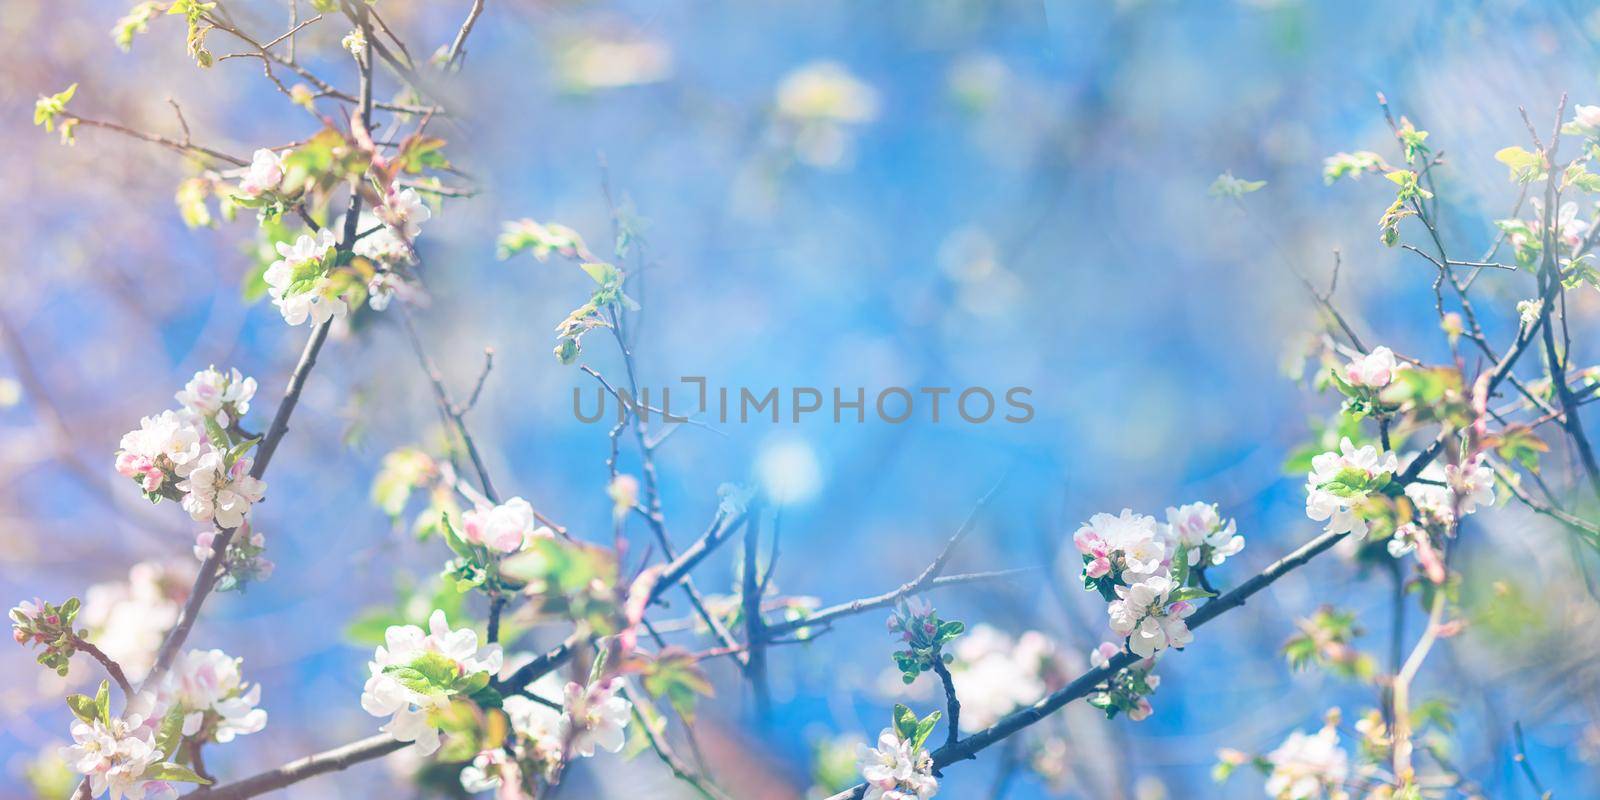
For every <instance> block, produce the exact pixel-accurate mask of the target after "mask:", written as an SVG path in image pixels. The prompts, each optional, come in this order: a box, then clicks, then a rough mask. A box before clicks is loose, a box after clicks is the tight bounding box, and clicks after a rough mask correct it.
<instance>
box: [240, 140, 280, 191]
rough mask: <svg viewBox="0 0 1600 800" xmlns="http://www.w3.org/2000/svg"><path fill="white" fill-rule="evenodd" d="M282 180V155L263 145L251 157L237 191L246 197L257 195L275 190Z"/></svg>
mask: <svg viewBox="0 0 1600 800" xmlns="http://www.w3.org/2000/svg"><path fill="white" fill-rule="evenodd" d="M282 182H283V157H282V156H280V155H278V154H277V153H275V152H273V151H271V150H268V149H266V148H264V147H263V148H261V149H260V150H257V151H256V152H255V155H254V156H252V157H251V159H250V166H249V167H248V168H246V169H245V173H244V178H242V179H241V180H240V181H239V192H240V194H243V195H244V196H246V197H259V196H261V195H262V194H263V193H265V192H275V191H277V190H278V184H280V183H282Z"/></svg>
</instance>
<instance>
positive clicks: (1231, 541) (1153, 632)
mask: <svg viewBox="0 0 1600 800" xmlns="http://www.w3.org/2000/svg"><path fill="white" fill-rule="evenodd" d="M1167 520H1168V521H1167V522H1166V523H1159V522H1157V521H1156V519H1155V518H1154V517H1151V516H1147V515H1144V514H1135V513H1134V512H1133V511H1132V510H1131V509H1123V511H1122V513H1121V514H1120V515H1118V516H1112V515H1110V514H1095V515H1094V516H1092V517H1090V518H1089V521H1088V522H1087V523H1085V524H1084V525H1083V527H1081V528H1079V529H1078V531H1077V533H1075V534H1073V537H1072V541H1073V544H1074V545H1076V547H1077V549H1078V553H1079V554H1080V555H1081V556H1082V557H1083V578H1084V580H1085V583H1086V584H1088V585H1090V586H1091V587H1094V588H1098V589H1099V590H1100V591H1101V592H1102V594H1104V595H1105V596H1106V598H1107V599H1108V600H1110V601H1111V603H1110V606H1109V607H1108V608H1107V613H1108V615H1109V616H1110V620H1111V629H1112V630H1113V631H1116V632H1117V633H1118V634H1121V635H1123V636H1126V637H1128V646H1129V648H1130V649H1131V650H1132V651H1133V652H1134V653H1137V654H1139V655H1140V656H1144V657H1149V656H1152V655H1154V654H1155V653H1157V652H1160V651H1161V650H1164V649H1166V648H1168V647H1179V648H1181V647H1183V646H1184V645H1187V644H1188V643H1189V642H1190V641H1191V640H1192V636H1191V635H1190V633H1189V628H1188V625H1187V623H1185V622H1184V619H1185V618H1187V617H1188V616H1189V615H1190V614H1193V613H1194V606H1193V604H1191V603H1189V602H1188V601H1187V600H1186V599H1185V598H1184V597H1182V596H1179V592H1180V590H1183V589H1184V587H1183V586H1182V585H1181V581H1182V580H1183V578H1182V575H1187V574H1188V570H1189V568H1190V567H1199V568H1204V567H1207V566H1214V565H1217V564H1221V563H1222V562H1223V561H1225V560H1226V559H1227V558H1228V557H1229V556H1231V555H1234V554H1236V553H1238V552H1239V551H1240V550H1242V549H1244V537H1243V536H1240V535H1238V533H1237V532H1236V525H1235V523H1234V522H1233V521H1232V520H1224V519H1223V518H1222V516H1221V514H1219V513H1218V512H1217V508H1216V506H1215V505H1213V504H1208V503H1189V504H1187V505H1184V506H1180V507H1178V508H1168V509H1167ZM1180 554H1182V561H1181V562H1180V563H1179V564H1178V565H1177V568H1178V570H1179V572H1181V573H1182V575H1179V576H1176V577H1175V574H1174V561H1175V560H1177V559H1178V558H1179V557H1180Z"/></svg>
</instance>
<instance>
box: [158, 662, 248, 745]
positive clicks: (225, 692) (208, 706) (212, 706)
mask: <svg viewBox="0 0 1600 800" xmlns="http://www.w3.org/2000/svg"><path fill="white" fill-rule="evenodd" d="M240 662H241V659H238V658H233V657H230V656H229V655H228V654H227V653H224V652H222V651H221V650H190V651H189V652H187V653H185V654H183V656H181V657H180V658H179V659H178V660H177V662H176V663H174V664H173V665H172V672H170V673H168V675H167V679H166V686H165V689H166V691H167V692H168V696H169V698H170V701H171V702H172V703H173V704H174V705H175V706H176V707H177V708H178V709H179V710H180V711H182V712H183V715H184V716H183V735H184V736H194V735H196V734H198V733H200V732H201V731H202V730H203V729H207V728H208V726H209V731H210V735H209V736H208V739H209V740H211V741H215V742H218V743H223V744H226V743H227V742H230V741H233V738H234V737H235V736H242V735H244V734H249V733H255V732H257V731H259V730H261V729H262V728H264V727H266V725H267V712H266V711H263V710H261V709H259V708H257V707H256V706H257V705H258V704H259V703H260V702H261V686H260V685H259V684H255V685H247V684H246V683H245V681H244V678H243V676H242V675H241V674H240V672H239V664H240Z"/></svg>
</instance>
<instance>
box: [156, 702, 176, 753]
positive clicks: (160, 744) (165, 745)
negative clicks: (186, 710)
mask: <svg viewBox="0 0 1600 800" xmlns="http://www.w3.org/2000/svg"><path fill="white" fill-rule="evenodd" d="M182 743H183V710H182V709H179V708H174V709H172V710H171V711H168V712H167V715H166V716H165V717H162V718H161V727H160V728H158V729H157V730H156V749H157V750H160V751H161V755H163V756H165V757H166V758H172V757H173V756H174V754H176V753H177V752H178V745H180V744H182Z"/></svg>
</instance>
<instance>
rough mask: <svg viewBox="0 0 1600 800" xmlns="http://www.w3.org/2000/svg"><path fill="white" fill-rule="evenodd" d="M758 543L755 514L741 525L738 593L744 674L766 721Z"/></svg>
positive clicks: (758, 715)
mask: <svg viewBox="0 0 1600 800" xmlns="http://www.w3.org/2000/svg"><path fill="white" fill-rule="evenodd" d="M760 545H761V521H760V517H759V515H757V516H756V517H755V518H753V519H751V520H750V521H749V523H747V524H746V525H745V528H744V569H743V570H742V572H743V575H741V576H740V577H741V578H742V582H741V588H740V591H739V594H740V595H741V596H740V600H741V602H742V604H743V607H744V641H745V647H746V648H747V649H748V652H747V653H746V654H745V659H744V675H745V678H746V679H748V680H749V681H750V692H751V694H753V695H754V697H755V705H756V719H758V720H760V721H761V722H762V723H763V724H765V723H766V722H767V721H768V720H770V719H771V718H772V692H771V689H770V688H769V687H768V686H767V651H766V640H767V631H766V626H765V625H764V624H763V619H762V617H761V581H760V579H759V576H758V575H757V574H756V572H757V567H756V563H757V558H756V556H757V555H758V550H759V548H760Z"/></svg>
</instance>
